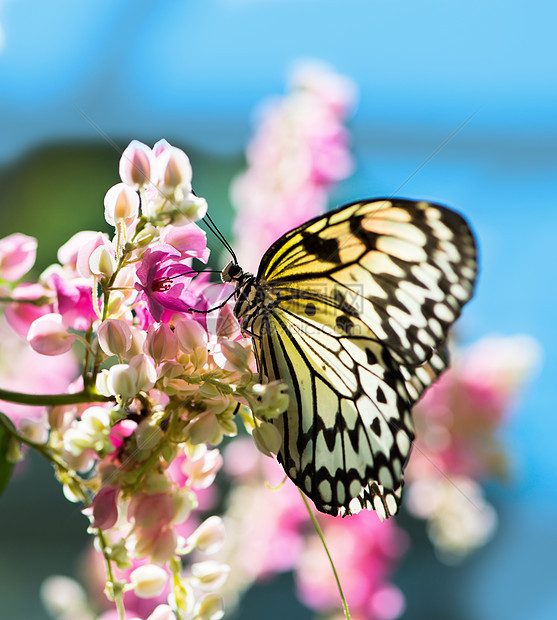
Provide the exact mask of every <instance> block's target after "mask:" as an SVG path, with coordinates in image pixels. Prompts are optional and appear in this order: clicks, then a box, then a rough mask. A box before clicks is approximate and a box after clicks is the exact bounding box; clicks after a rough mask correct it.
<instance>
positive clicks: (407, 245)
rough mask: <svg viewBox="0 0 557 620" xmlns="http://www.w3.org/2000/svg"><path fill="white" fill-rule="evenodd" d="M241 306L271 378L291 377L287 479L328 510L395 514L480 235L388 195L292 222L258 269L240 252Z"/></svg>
mask: <svg viewBox="0 0 557 620" xmlns="http://www.w3.org/2000/svg"><path fill="white" fill-rule="evenodd" d="M221 277H222V280H223V281H224V282H231V283H233V284H235V286H236V288H235V299H236V303H235V307H234V313H235V316H236V317H237V318H238V320H239V321H240V322H241V325H242V329H243V330H245V331H246V332H247V333H249V334H251V335H252V336H253V346H254V350H255V357H256V361H257V367H258V371H259V373H260V376H261V379H262V381H273V380H280V381H282V382H283V383H284V384H286V385H287V386H288V390H289V395H290V404H289V406H288V409H287V410H286V411H285V412H284V413H283V414H282V415H280V416H279V417H278V418H276V419H275V420H273V423H274V424H275V425H276V426H277V428H278V429H279V431H280V433H281V435H282V446H281V448H280V451H279V453H278V455H277V457H278V460H279V462H280V463H281V465H282V466H283V468H284V470H285V472H286V474H287V475H288V477H290V478H291V479H292V481H293V482H294V483H295V484H296V485H297V486H298V487H299V488H300V489H301V490H302V491H303V492H304V493H305V494H306V495H307V496H308V497H309V498H311V499H312V500H313V502H314V503H315V506H316V508H317V509H318V510H320V511H321V512H324V513H328V514H333V515H342V516H345V515H349V514H353V513H356V512H358V511H359V510H361V509H362V508H367V509H373V510H376V511H377V513H378V514H379V516H380V518H381V519H384V518H386V517H389V516H392V515H394V514H396V512H397V511H398V508H399V505H400V501H401V495H402V485H403V471H404V468H405V465H406V463H407V461H408V458H409V455H410V450H411V447H412V442H413V439H414V431H413V424H412V417H411V410H412V406H413V405H414V404H415V403H416V401H417V400H418V399H419V398H420V396H421V395H422V393H423V392H424V390H425V389H426V388H427V387H428V386H429V385H431V383H432V382H433V381H435V379H436V378H437V377H438V376H439V375H440V374H441V372H442V371H443V370H444V369H445V368H446V367H447V365H448V356H447V352H446V340H447V336H448V330H449V328H450V326H451V325H452V324H453V323H454V321H455V320H456V319H457V318H458V316H459V315H460V313H461V310H462V307H463V306H464V304H466V303H467V302H468V301H469V300H470V298H471V297H472V295H473V292H474V287H475V282H476V277H477V250H476V242H475V239H474V235H473V233H472V231H471V229H470V227H469V225H468V224H467V222H466V221H465V219H464V218H463V217H462V216H461V215H459V214H458V213H456V212H455V211H453V210H451V209H449V208H447V207H444V206H442V205H439V204H434V203H432V202H425V201H413V200H406V199H394V198H380V199H375V200H363V201H358V202H354V203H350V204H347V205H345V206H342V207H340V208H338V209H336V210H334V211H330V212H328V213H327V214H326V215H323V216H319V217H316V218H314V219H312V220H310V221H308V222H306V223H305V224H302V225H301V226H299V227H297V228H295V229H293V230H291V231H289V232H287V233H286V234H284V235H283V236H282V237H280V238H279V239H278V240H277V241H275V242H274V243H273V244H272V245H271V247H270V248H269V249H268V250H267V251H266V252H265V254H264V256H263V258H262V260H261V263H260V265H259V269H258V272H257V275H252V274H250V273H247V272H244V271H243V270H242V268H241V267H240V266H239V265H238V264H237V263H236V261H231V262H230V263H229V264H228V265H227V266H226V267H225V268H224V269H223V271H222V274H221Z"/></svg>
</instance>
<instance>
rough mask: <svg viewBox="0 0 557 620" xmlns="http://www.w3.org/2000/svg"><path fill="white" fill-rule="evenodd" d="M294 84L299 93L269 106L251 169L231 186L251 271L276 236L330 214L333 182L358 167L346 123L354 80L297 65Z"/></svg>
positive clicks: (251, 151) (250, 152)
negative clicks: (349, 141)
mask: <svg viewBox="0 0 557 620" xmlns="http://www.w3.org/2000/svg"><path fill="white" fill-rule="evenodd" d="M293 82H294V83H293V88H292V92H290V93H289V94H288V95H287V96H285V97H283V98H282V99H279V98H275V99H273V100H271V101H270V102H268V103H267V104H266V106H264V108H263V110H262V112H261V113H260V115H259V119H258V120H259V126H258V128H257V131H256V133H255V136H254V137H253V139H252V141H251V143H250V145H249V146H248V148H247V160H248V164H249V168H248V169H247V170H246V172H245V173H243V174H241V175H239V176H238V177H237V178H236V179H235V181H234V184H233V187H232V192H231V193H232V200H233V202H234V204H235V206H236V208H237V209H238V218H237V220H236V224H235V232H236V236H237V240H238V244H237V245H238V248H239V251H240V256H239V258H240V261H241V263H242V264H243V265H244V267H247V268H248V269H252V270H254V269H256V268H257V264H258V261H259V258H260V257H261V255H262V253H263V252H264V251H265V250H266V249H267V247H268V246H269V245H270V244H271V243H272V242H273V241H274V240H275V239H276V238H277V237H279V236H280V235H281V234H283V233H285V232H286V231H287V230H289V229H291V228H294V227H295V226H297V225H298V224H301V223H302V222H305V221H306V220H308V219H310V218H311V217H314V216H317V215H319V214H321V213H323V212H324V210H325V208H326V206H327V194H328V192H329V190H330V189H331V187H332V185H333V184H334V183H337V182H338V181H340V180H341V179H344V178H346V177H347V176H348V175H349V174H350V173H351V171H352V157H351V155H350V152H349V150H348V133H347V131H346V129H345V128H344V126H343V121H344V118H345V116H346V115H347V113H348V111H349V108H350V107H351V105H352V103H353V100H354V98H355V87H354V85H353V84H351V82H350V81H349V80H348V79H346V78H344V77H342V76H339V75H337V74H335V73H333V72H332V71H331V70H329V69H328V68H327V67H325V66H324V65H321V64H319V63H309V64H305V65H304V67H303V68H298V69H297V70H296V73H295V75H294V80H293ZM261 205H264V207H262V206H261Z"/></svg>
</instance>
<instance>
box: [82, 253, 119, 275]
mask: <svg viewBox="0 0 557 620" xmlns="http://www.w3.org/2000/svg"><path fill="white" fill-rule="evenodd" d="M89 270H90V271H91V273H92V274H93V275H95V276H106V277H107V278H110V276H112V274H113V273H114V271H115V270H116V258H115V257H114V254H113V253H112V252H111V251H110V250H109V249H108V248H107V247H106V245H99V247H97V248H95V249H94V250H93V252H92V253H91V256H90V257H89Z"/></svg>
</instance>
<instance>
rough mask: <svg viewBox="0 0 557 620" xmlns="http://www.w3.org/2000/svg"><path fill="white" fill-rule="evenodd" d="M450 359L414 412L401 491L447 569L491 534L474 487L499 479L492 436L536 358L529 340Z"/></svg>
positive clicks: (498, 453)
mask: <svg viewBox="0 0 557 620" xmlns="http://www.w3.org/2000/svg"><path fill="white" fill-rule="evenodd" d="M453 358H454V359H453V360H452V362H451V368H450V369H449V370H448V371H447V372H446V373H445V374H444V375H443V376H442V377H441V378H440V379H439V381H438V382H437V383H435V384H434V385H433V386H432V387H431V388H429V390H428V391H427V392H426V393H425V395H424V397H423V398H422V400H421V401H420V402H419V403H418V404H417V406H416V407H415V408H414V420H415V423H416V434H417V439H416V444H415V447H414V450H413V453H412V458H411V459H410V464H409V467H408V469H407V473H406V478H407V485H406V490H405V499H406V501H405V504H406V506H407V508H408V509H409V510H410V512H412V513H413V514H414V515H415V516H417V517H420V518H423V519H426V520H427V524H428V533H429V537H430V539H431V541H432V542H433V544H434V546H435V548H436V551H437V552H438V555H439V557H440V558H441V559H443V560H444V561H446V562H454V561H457V560H460V559H462V558H463V557H465V556H466V555H467V554H469V553H470V552H471V551H473V550H474V549H475V548H477V547H479V546H481V545H483V544H484V543H485V542H487V540H489V538H491V536H492V534H493V532H494V531H495V526H496V524H497V516H496V513H495V510H494V509H493V507H492V506H491V505H490V504H489V503H488V502H487V501H486V499H485V497H484V493H483V490H482V487H481V483H482V481H484V480H486V479H489V478H501V477H502V476H503V475H504V474H505V473H506V469H507V462H506V457H505V452H504V449H503V447H502V445H501V444H500V441H499V440H498V437H497V433H498V430H499V428H500V427H501V425H502V424H503V423H504V422H505V421H506V419H507V417H508V414H509V412H510V410H511V408H512V406H513V405H514V404H515V403H516V402H517V397H518V392H519V390H520V389H521V388H522V386H523V384H524V383H525V381H526V380H527V379H528V378H529V376H530V375H531V373H532V371H533V370H534V369H535V368H536V366H537V365H538V363H539V359H540V350H539V345H538V343H537V342H536V341H535V340H534V339H533V338H531V337H529V336H525V335H517V336H507V337H503V336H491V337H486V338H484V339H483V340H480V341H479V342H477V343H476V344H475V345H473V346H471V347H470V348H468V349H466V350H464V351H463V352H461V351H457V352H456V353H455V355H454V356H453Z"/></svg>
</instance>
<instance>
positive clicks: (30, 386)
mask: <svg viewBox="0 0 557 620" xmlns="http://www.w3.org/2000/svg"><path fill="white" fill-rule="evenodd" d="M0 341H1V342H2V347H1V349H0V387H2V388H4V389H7V390H12V391H21V392H25V393H33V394H57V393H62V392H64V391H66V390H67V388H68V386H69V385H70V384H71V382H72V381H73V380H74V379H75V377H76V375H77V373H78V372H79V369H78V366H77V363H76V360H75V358H74V356H73V354H72V353H71V352H68V353H65V354H63V355H58V356H56V357H45V356H44V355H40V354H39V353H36V352H35V351H33V349H31V348H30V347H29V345H28V343H27V342H26V341H25V340H23V339H22V338H21V337H20V336H19V335H17V334H16V333H14V331H13V330H12V329H11V327H10V326H9V325H8V324H7V323H6V321H5V320H4V319H3V318H2V319H0ZM1 410H2V412H3V413H5V414H6V415H8V416H9V417H10V418H11V419H12V420H13V421H14V422H16V423H17V422H18V421H19V420H20V419H21V418H31V419H40V418H41V417H42V416H43V415H44V412H45V408H44V407H32V406H29V405H18V404H15V403H9V402H3V401H2V402H1Z"/></svg>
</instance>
